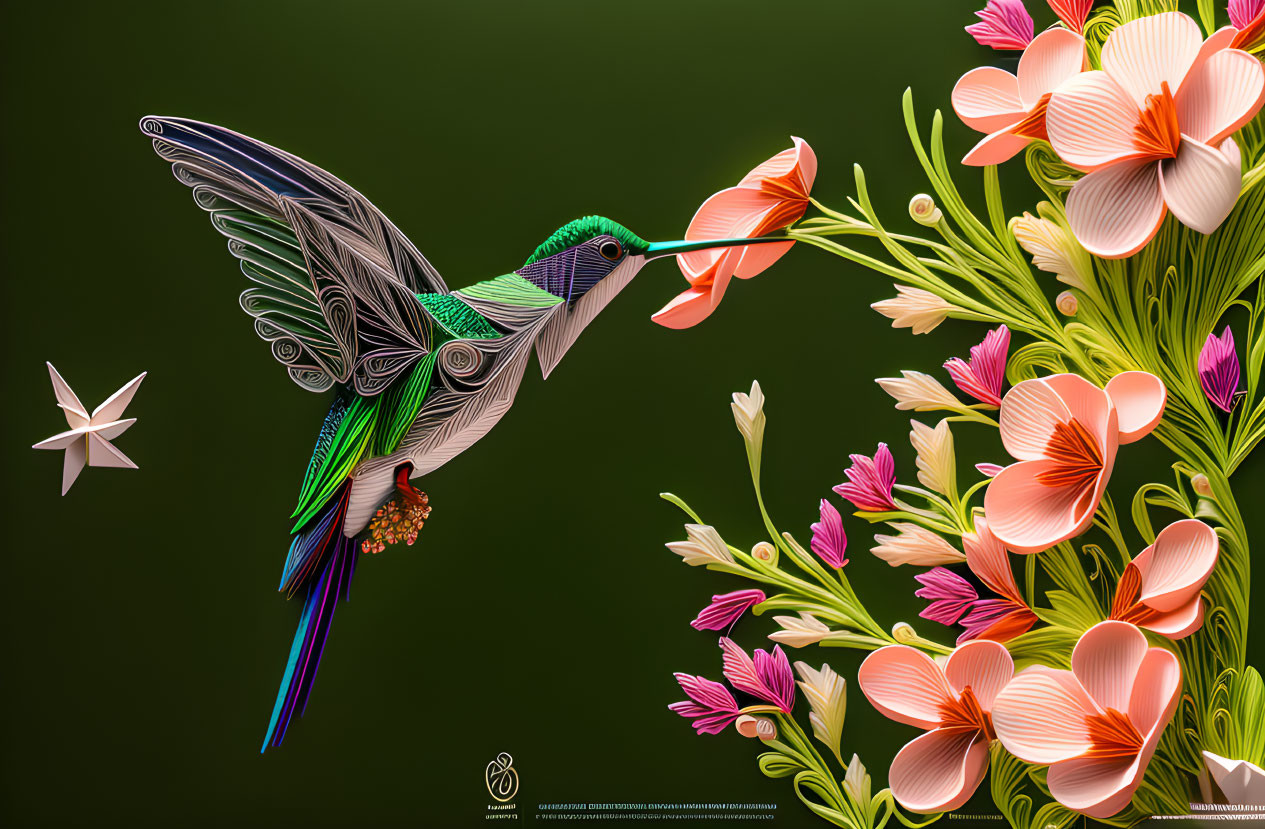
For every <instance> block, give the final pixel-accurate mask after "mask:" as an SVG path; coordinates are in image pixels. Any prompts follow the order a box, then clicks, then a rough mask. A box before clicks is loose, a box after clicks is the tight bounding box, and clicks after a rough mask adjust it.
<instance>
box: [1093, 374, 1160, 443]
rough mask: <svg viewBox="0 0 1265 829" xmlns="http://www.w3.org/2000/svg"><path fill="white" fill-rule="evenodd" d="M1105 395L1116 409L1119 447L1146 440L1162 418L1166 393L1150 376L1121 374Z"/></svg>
mask: <svg viewBox="0 0 1265 829" xmlns="http://www.w3.org/2000/svg"><path fill="white" fill-rule="evenodd" d="M1106 392H1107V397H1109V398H1110V399H1111V405H1112V406H1114V407H1115V409H1116V417H1117V425H1118V428H1119V435H1120V437H1119V440H1120V442H1121V443H1133V442H1134V441H1135V440H1141V439H1142V438H1144V437H1146V436H1147V435H1149V434H1150V433H1151V430H1152V429H1154V428H1155V427H1156V426H1157V425H1159V422H1160V418H1162V417H1163V416H1164V404H1165V402H1166V401H1167V400H1168V389H1166V388H1165V387H1164V381H1163V380H1161V379H1160V378H1158V377H1156V376H1155V375H1154V374H1151V373H1150V372H1146V371H1122V372H1120V373H1119V374H1117V375H1116V376H1115V377H1112V378H1111V379H1110V380H1108V381H1107V388H1106Z"/></svg>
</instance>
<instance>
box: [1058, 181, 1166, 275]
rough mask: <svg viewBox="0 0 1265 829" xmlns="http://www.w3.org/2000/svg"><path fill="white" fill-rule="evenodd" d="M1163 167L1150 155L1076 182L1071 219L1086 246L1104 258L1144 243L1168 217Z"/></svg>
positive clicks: (1069, 204)
mask: <svg viewBox="0 0 1265 829" xmlns="http://www.w3.org/2000/svg"><path fill="white" fill-rule="evenodd" d="M1159 171H1160V165H1159V164H1157V163H1155V162H1154V161H1150V160H1147V159H1141V160H1134V161H1123V162H1121V163H1119V164H1113V165H1112V166H1110V167H1105V168H1103V169H1101V170H1097V171H1095V172H1092V173H1090V174H1089V175H1087V176H1085V177H1084V178H1083V179H1081V180H1080V181H1078V182H1076V183H1075V184H1073V185H1072V191H1071V192H1070V193H1069V194H1068V196H1067V221H1068V224H1070V225H1071V228H1072V234H1073V235H1074V236H1075V237H1076V240H1077V241H1078V242H1080V243H1081V246H1082V247H1084V248H1085V249H1086V250H1088V251H1089V252H1090V253H1093V254H1096V255H1098V256H1101V257H1103V258H1104V259H1123V258H1124V257H1126V256H1132V255H1133V254H1135V253H1137V252H1138V251H1140V250H1141V249H1142V248H1143V247H1145V246H1146V243H1147V242H1149V241H1151V239H1153V238H1154V237H1155V234H1156V232H1158V231H1159V229H1160V224H1161V223H1162V222H1163V221H1164V212H1165V211H1164V194H1163V192H1162V191H1161V189H1160V173H1159ZM1179 198H1180V196H1179Z"/></svg>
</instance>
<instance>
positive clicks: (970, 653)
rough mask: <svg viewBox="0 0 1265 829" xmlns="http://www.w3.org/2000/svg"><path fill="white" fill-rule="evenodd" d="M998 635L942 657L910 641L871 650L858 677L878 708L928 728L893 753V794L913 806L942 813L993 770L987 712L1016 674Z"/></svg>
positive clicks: (961, 800)
mask: <svg viewBox="0 0 1265 829" xmlns="http://www.w3.org/2000/svg"><path fill="white" fill-rule="evenodd" d="M1014 672H1015V663H1014V662H1013V661H1012V660H1011V658H1010V654H1009V653H1008V652H1007V651H1006V649H1005V648H1004V647H1002V646H1001V645H999V644H998V643H996V642H990V641H985V640H978V641H974V642H967V643H966V644H965V645H961V646H960V647H958V648H957V649H956V650H954V651H953V653H951V654H950V655H949V658H948V659H946V660H945V661H944V663H943V664H941V663H939V662H936V661H934V660H932V658H931V657H929V656H927V655H926V654H925V653H923V652H922V651H920V650H917V649H915V648H911V647H909V646H908V645H888V646H887V647H883V648H879V649H878V650H876V651H875V652H874V653H872V654H870V655H869V656H868V657H866V659H865V662H863V663H862V664H861V669H860V670H859V671H858V672H857V683H858V684H859V685H860V686H861V691H862V692H863V693H864V694H865V696H866V699H868V700H869V701H870V704H871V705H873V706H874V707H875V708H876V709H877V710H878V711H879V713H881V714H883V715H884V716H886V717H888V718H890V719H893V720H896V721H897V722H901V723H905V724H907V725H913V726H917V727H918V728H922V729H924V730H926V731H927V733H926V734H923V735H922V736H921V737H918V738H916V739H914V740H913V741H912V742H910V743H908V744H907V745H906V746H905V747H904V748H902V749H901V750H900V752H899V753H898V754H897V755H896V758H895V759H894V760H892V768H891V770H890V772H889V773H888V778H887V779H888V783H889V784H890V785H891V787H892V795H893V796H894V797H895V798H896V800H897V801H899V802H900V804H901V805H902V806H904V807H905V808H906V809H909V810H910V811H912V812H945V811H950V810H952V809H957V808H958V807H960V806H961V805H962V804H963V803H965V802H966V801H968V800H970V798H971V795H972V794H974V793H975V789H976V788H978V787H979V784H980V781H982V780H983V779H984V774H985V773H986V772H987V771H988V745H989V743H990V742H992V740H993V738H994V733H993V724H992V718H991V716H990V714H989V711H990V710H991V709H992V707H993V701H994V700H995V699H996V698H997V695H998V692H1000V691H1001V690H1002V689H1003V688H1005V687H1006V683H1008V682H1010V680H1011V677H1012V676H1014Z"/></svg>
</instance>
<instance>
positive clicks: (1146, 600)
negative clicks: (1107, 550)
mask: <svg viewBox="0 0 1265 829" xmlns="http://www.w3.org/2000/svg"><path fill="white" fill-rule="evenodd" d="M1218 547H1219V544H1218V541H1217V534H1216V532H1215V531H1214V530H1213V529H1212V527H1209V526H1208V525H1207V524H1205V523H1204V522H1202V521H1199V520H1196V519H1194V518H1187V519H1184V520H1182V521H1175V522H1174V523H1172V524H1169V525H1168V526H1167V527H1165V528H1164V529H1163V530H1161V531H1160V534H1159V535H1158V536H1156V537H1155V543H1154V544H1152V545H1151V546H1150V547H1147V548H1146V549H1145V550H1143V551H1142V552H1141V553H1139V554H1138V556H1137V558H1135V559H1134V560H1133V564H1134V566H1136V567H1137V568H1138V572H1139V573H1140V574H1141V576H1142V591H1141V594H1140V595H1139V597H1138V599H1139V601H1141V602H1142V603H1143V604H1145V605H1146V606H1147V607H1149V608H1151V609H1152V610H1158V611H1161V612H1168V611H1172V610H1177V609H1178V608H1179V607H1181V606H1182V605H1185V604H1187V603H1189V602H1190V600H1191V599H1193V598H1195V597H1197V596H1198V595H1199V590H1200V588H1202V587H1203V585H1204V582H1206V581H1207V580H1208V577H1209V576H1210V575H1212V569H1213V568H1214V567H1216V566H1217V550H1218Z"/></svg>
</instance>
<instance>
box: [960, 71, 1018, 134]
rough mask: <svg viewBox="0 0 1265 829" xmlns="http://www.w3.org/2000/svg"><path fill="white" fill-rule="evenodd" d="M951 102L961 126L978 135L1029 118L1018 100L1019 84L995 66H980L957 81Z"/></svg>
mask: <svg viewBox="0 0 1265 829" xmlns="http://www.w3.org/2000/svg"><path fill="white" fill-rule="evenodd" d="M952 101H953V111H954V112H956V113H957V114H958V117H959V118H961V119H962V123H964V124H966V125H967V126H968V127H970V128H971V129H973V130H978V131H979V132H994V131H996V130H999V129H1002V128H1003V127H1008V126H1011V125H1013V124H1016V123H1018V122H1019V121H1022V120H1023V119H1024V117H1025V116H1026V115H1027V114H1028V108H1027V107H1025V106H1024V105H1023V102H1022V101H1021V100H1020V99H1019V80H1018V79H1017V78H1016V77H1015V76H1014V75H1012V74H1010V73H1009V72H1006V71H1005V70H1002V69H998V68H997V67H995V66H981V67H979V68H978V69H972V70H971V71H970V72H967V73H966V74H965V75H963V76H962V77H961V78H958V82H957V83H956V84H955V85H954V87H953V95H952Z"/></svg>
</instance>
